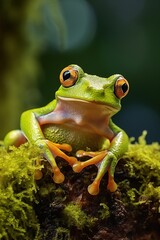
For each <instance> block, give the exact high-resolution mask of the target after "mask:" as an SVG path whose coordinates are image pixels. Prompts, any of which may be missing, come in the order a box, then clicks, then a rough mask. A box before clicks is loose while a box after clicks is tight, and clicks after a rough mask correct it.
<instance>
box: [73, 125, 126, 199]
mask: <svg viewBox="0 0 160 240" xmlns="http://www.w3.org/2000/svg"><path fill="white" fill-rule="evenodd" d="M110 128H111V129H112V130H113V131H114V134H115V136H114V137H113V139H111V142H110V146H109V148H108V149H107V150H103V151H99V152H85V151H82V150H81V151H78V152H77V156H78V157H82V156H90V157H91V159H89V160H87V161H85V162H80V161H79V162H77V163H75V164H74V165H73V170H74V171H75V172H80V171H81V170H82V169H83V168H85V167H87V166H89V165H93V164H95V165H96V166H97V167H98V173H97V176H96V178H95V179H94V181H93V183H92V184H90V185H89V186H88V192H89V193H90V194H91V195H97V194H98V193H99V185H100V182H101V179H102V178H103V176H104V174H105V173H106V172H107V171H108V185H107V188H108V189H109V190H110V191H111V192H114V191H115V190H116V189H117V184H116V183H115V181H114V172H115V167H116V165H117V162H118V160H119V158H120V157H121V156H122V155H123V154H124V153H125V151H127V148H128V136H127V135H126V133H125V132H124V131H123V130H122V129H120V128H119V127H117V126H116V125H115V124H113V123H112V121H110Z"/></svg>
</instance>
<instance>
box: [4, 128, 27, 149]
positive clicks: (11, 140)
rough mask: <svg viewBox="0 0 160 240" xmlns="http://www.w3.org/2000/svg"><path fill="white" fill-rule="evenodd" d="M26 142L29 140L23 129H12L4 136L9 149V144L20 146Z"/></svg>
mask: <svg viewBox="0 0 160 240" xmlns="http://www.w3.org/2000/svg"><path fill="white" fill-rule="evenodd" d="M25 142H27V139H26V137H25V136H24V134H23V132H22V131H21V130H12V131H10V132H9V133H8V134H7V135H6V136H5V138H4V146H5V147H6V148H7V149H8V148H9V146H15V147H19V146H20V145H21V144H23V143H25Z"/></svg>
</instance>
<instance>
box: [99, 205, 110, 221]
mask: <svg viewBox="0 0 160 240" xmlns="http://www.w3.org/2000/svg"><path fill="white" fill-rule="evenodd" d="M100 207H101V208H100V210H99V211H98V213H99V218H100V219H102V220H104V219H107V218H109V217H110V211H109V207H108V206H107V204H105V203H100Z"/></svg>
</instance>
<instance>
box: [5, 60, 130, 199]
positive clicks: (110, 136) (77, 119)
mask: <svg viewBox="0 0 160 240" xmlns="http://www.w3.org/2000/svg"><path fill="white" fill-rule="evenodd" d="M70 67H72V68H73V69H74V71H76V73H77V74H78V79H77V81H76V82H75V83H74V84H73V85H72V86H70V87H65V86H63V85H61V86H60V88H59V89H58V91H57V92H56V97H55V99H54V100H53V101H51V102H50V103H49V104H48V105H46V106H45V107H42V108H36V109H32V110H28V111H26V112H24V113H23V114H22V116H21V121H20V122H21V130H13V131H11V132H9V133H8V134H7V135H6V137H5V139H4V143H5V146H6V147H7V148H8V147H9V146H10V145H15V146H19V145H21V144H23V143H24V142H26V141H29V142H30V143H31V144H35V145H38V146H40V147H41V148H43V150H44V158H46V159H47V160H48V162H49V163H50V165H51V167H52V170H53V180H54V181H55V182H56V183H61V182H63V180H64V175H63V174H62V173H61V171H60V169H59V168H58V167H57V164H56V161H55V157H56V156H61V157H62V158H64V159H65V160H66V161H67V162H68V163H69V164H70V165H71V166H72V168H73V170H74V171H75V172H80V171H81V170H82V169H83V168H84V167H86V166H89V165H92V164H95V165H96V166H97V167H98V173H97V177H96V178H95V180H94V182H93V183H92V184H91V185H90V186H89V187H88V191H89V193H90V194H92V195H96V194H98V192H99V185H100V181H101V179H102V177H103V175H104V174H105V173H106V171H109V182H108V189H109V190H110V191H115V190H116V184H115V182H114V172H115V167H116V164H117V162H118V160H119V158H120V157H121V156H122V155H123V154H124V153H125V152H126V151H127V148H128V136H127V135H126V133H125V132H124V131H123V130H122V129H121V128H119V127H118V126H116V125H115V124H114V123H113V122H112V120H111V117H112V116H113V115H114V114H116V113H117V112H118V111H119V110H120V109H121V99H120V98H118V97H117V96H116V95H115V92H114V89H115V83H116V81H117V79H119V78H121V77H122V76H121V75H119V74H115V75H112V76H111V77H109V78H101V77H98V76H95V75H89V74H87V73H84V72H83V70H82V69H81V68H80V67H79V66H77V65H70ZM53 143H58V144H61V146H59V147H58V146H54V147H53ZM67 144H68V145H67ZM69 145H70V146H72V148H71V147H70V146H69ZM52 147H53V148H52ZM55 149H56V150H55ZM81 149H83V151H78V150H81ZM61 150H67V151H71V153H72V157H69V156H67V155H66V154H65V153H64V152H63V151H61ZM84 150H86V151H88V150H89V151H91V152H85V151H84ZM77 151H78V152H77ZM93 152H97V154H96V156H98V154H101V153H102V152H103V153H104V154H103V156H102V157H101V158H100V160H97V158H96V160H94V156H95V155H94V153H93ZM86 155H88V156H90V157H91V158H90V159H89V160H87V161H86V162H85V164H84V163H83V162H80V161H78V160H77V158H76V157H78V158H79V157H82V156H86ZM73 156H74V157H73ZM75 156H76V157H75ZM99 156H100V155H99ZM83 164H84V165H83Z"/></svg>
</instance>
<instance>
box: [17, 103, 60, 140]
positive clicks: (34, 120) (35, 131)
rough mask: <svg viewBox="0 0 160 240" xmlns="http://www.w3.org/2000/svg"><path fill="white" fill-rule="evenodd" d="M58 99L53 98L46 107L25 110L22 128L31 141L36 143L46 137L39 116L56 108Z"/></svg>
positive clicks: (22, 116)
mask: <svg viewBox="0 0 160 240" xmlns="http://www.w3.org/2000/svg"><path fill="white" fill-rule="evenodd" d="M55 106H56V100H53V101H52V102H50V103H49V104H47V105H46V106H45V107H42V108H36V109H32V110H28V111H25V112H24V113H22V115H21V121H20V125H21V130H22V131H23V133H24V134H25V136H26V137H27V139H28V140H29V141H30V142H31V143H35V142H36V141H37V140H39V139H44V135H43V132H42V130H41V126H40V124H39V121H38V117H40V116H43V115H46V114H48V113H50V112H52V111H53V110H54V109H55Z"/></svg>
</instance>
